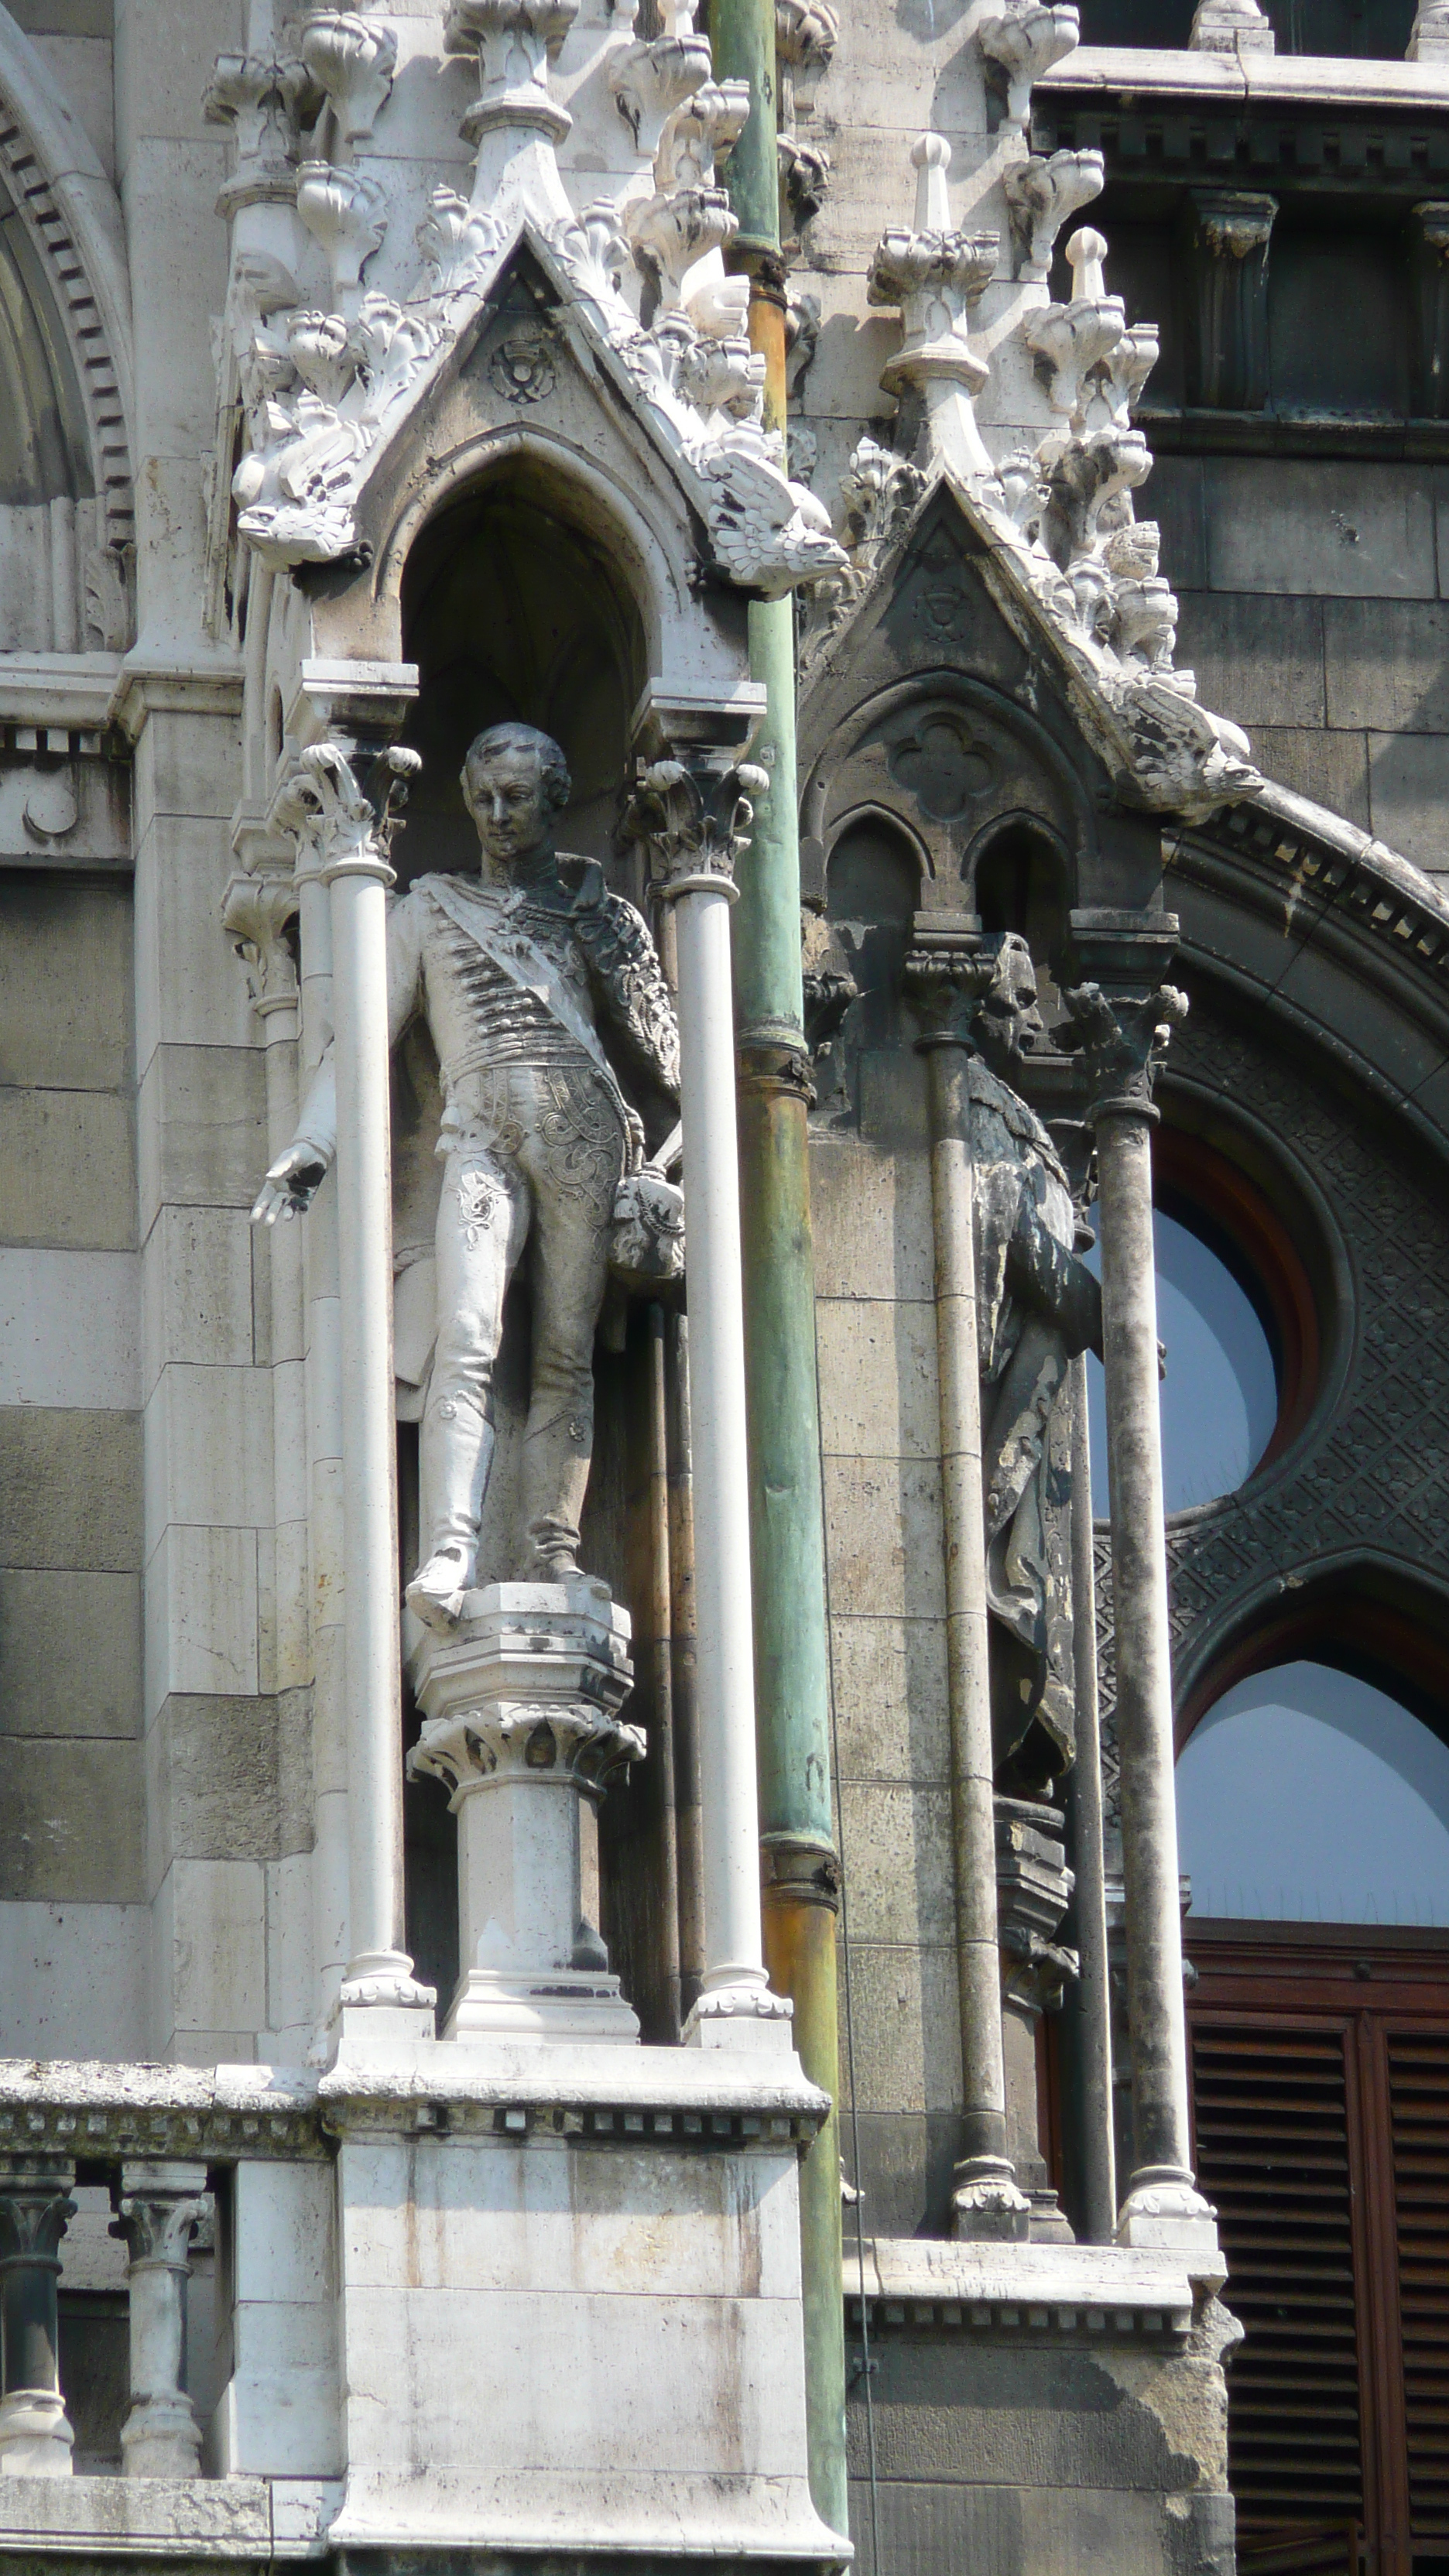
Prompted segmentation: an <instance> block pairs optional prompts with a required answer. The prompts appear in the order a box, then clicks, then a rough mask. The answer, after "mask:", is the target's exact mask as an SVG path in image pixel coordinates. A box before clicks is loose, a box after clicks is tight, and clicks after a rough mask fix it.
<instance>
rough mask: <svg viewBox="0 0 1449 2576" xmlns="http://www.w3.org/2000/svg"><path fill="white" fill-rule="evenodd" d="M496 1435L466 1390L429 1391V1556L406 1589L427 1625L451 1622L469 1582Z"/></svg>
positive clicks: (424, 1468) (423, 1453)
mask: <svg viewBox="0 0 1449 2576" xmlns="http://www.w3.org/2000/svg"><path fill="white" fill-rule="evenodd" d="M493 1437H494V1435H493V1425H492V1423H491V1422H489V1421H488V1420H487V1419H486V1417H485V1416H484V1415H483V1414H482V1413H480V1411H479V1410H478V1407H477V1405H476V1404H475V1403H474V1401H473V1399H472V1397H471V1396H468V1395H464V1394H459V1393H457V1392H456V1391H452V1390H450V1389H448V1388H447V1387H446V1386H444V1387H438V1386H437V1385H436V1384H435V1385H434V1387H433V1388H432V1389H430V1391H429V1395H428V1401H427V1406H426V1409H425V1411H424V1414H423V1428H422V1436H421V1439H420V1442H419V1460H418V1464H419V1471H420V1481H421V1484H422V1491H423V1500H424V1505H425V1508H426V1509H427V1511H428V1514H429V1527H428V1538H429V1546H428V1554H427V1556H426V1558H425V1559H424V1561H423V1563H422V1564H421V1565H420V1566H419V1567H418V1570H417V1572H416V1574H415V1575H414V1576H413V1579H412V1581H411V1583H410V1584H409V1585H408V1587H407V1591H406V1593H405V1595H404V1598H405V1600H406V1602H407V1605H408V1608H409V1609H410V1610H411V1611H412V1612H413V1614H414V1616H415V1617H416V1618H419V1619H421V1620H422V1621H423V1622H424V1624H425V1626H427V1627H429V1628H448V1627H451V1626H452V1625H453V1623H454V1622H455V1621H456V1620H457V1619H458V1618H459V1617H460V1616H461V1613H462V1608H463V1595H464V1593H465V1592H467V1591H468V1589H469V1588H470V1586H471V1584H472V1582H473V1577H474V1573H475V1571H476V1567H477V1557H478V1523H479V1520H480V1518H481V1516H482V1511H483V1496H484V1493H485V1491H486V1489H487V1484H488V1470H489V1468H490V1467H491V1466H492V1463H493Z"/></svg>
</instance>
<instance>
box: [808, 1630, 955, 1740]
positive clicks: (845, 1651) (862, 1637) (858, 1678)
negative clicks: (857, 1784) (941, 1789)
mask: <svg viewBox="0 0 1449 2576" xmlns="http://www.w3.org/2000/svg"><path fill="white" fill-rule="evenodd" d="M832 1655H833V1672H834V1683H835V1725H836V1741H837V1747H838V1752H839V1769H840V1777H841V1779H842V1780H854V1779H873V1778H875V1779H895V1780H934V1781H943V1780H945V1779H947V1778H948V1777H949V1774H950V1746H949V1736H948V1731H947V1723H946V1630H945V1625H944V1622H942V1621H941V1620H937V1619H898V1618H880V1617H877V1618H859V1617H842V1616H840V1615H837V1616H836V1618H835V1620H834V1622H833V1626H832Z"/></svg>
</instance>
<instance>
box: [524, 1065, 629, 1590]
mask: <svg viewBox="0 0 1449 2576" xmlns="http://www.w3.org/2000/svg"><path fill="white" fill-rule="evenodd" d="M554 1082H555V1090H556V1092H558V1093H561V1092H562V1085H561V1084H559V1083H558V1079H557V1077H555V1078H554ZM568 1093H569V1095H570V1097H569V1100H568V1111H569V1115H568V1119H567V1125H566V1126H565V1125H564V1124H563V1122H562V1121H560V1120H559V1119H558V1117H557V1115H555V1116H554V1117H553V1118H550V1119H549V1120H548V1121H547V1122H546V1123H545V1124H544V1125H543V1126H542V1128H541V1130H540V1132H539V1133H538V1135H537V1136H536V1138H535V1139H532V1140H530V1147H529V1150H528V1152H527V1154H526V1157H525V1160H526V1168H527V1169H528V1173H529V1177H530V1179H531V1180H532V1182H533V1187H534V1246H533V1283H534V1286H533V1383H532V1390H531V1395H530V1401H529V1408H528V1430H527V1434H526V1437H525V1441H524V1451H523V1502H524V1511H525V1515H526V1520H527V1528H528V1541H529V1548H530V1551H531V1563H530V1572H531V1573H532V1575H533V1577H534V1579H535V1580H537V1581H542V1582H550V1581H555V1580H557V1578H558V1577H559V1576H560V1575H561V1574H567V1573H572V1572H573V1571H574V1569H575V1568H576V1567H577V1565H578V1561H579V1515H580V1513H581V1512H582V1510H583V1504H584V1495H585V1493H586V1491H587V1489H588V1482H589V1463H590V1460H591V1458H592V1456H593V1448H594V1335H595V1333H596V1332H597V1330H598V1323H599V1310H600V1308H601V1307H602V1305H603V1302H604V1290H605V1287H606V1285H607V1283H608V1275H609V1229H610V1225H611V1223H612V1220H613V1213H614V1194H615V1192H616V1190H617V1188H618V1186H619V1180H620V1176H621V1174H622V1171H623V1164H624V1137H623V1130H622V1127H621V1126H620V1123H619V1119H618V1115H617V1112H616V1111H615V1110H614V1109H613V1107H612V1105H611V1104H610V1102H609V1101H608V1098H607V1095H606V1094H605V1093H604V1091H603V1088H602V1085H601V1084H599V1082H598V1080H597V1077H596V1076H595V1075H594V1074H593V1073H592V1072H590V1073H580V1074H575V1075H571V1076H570V1077H568Z"/></svg>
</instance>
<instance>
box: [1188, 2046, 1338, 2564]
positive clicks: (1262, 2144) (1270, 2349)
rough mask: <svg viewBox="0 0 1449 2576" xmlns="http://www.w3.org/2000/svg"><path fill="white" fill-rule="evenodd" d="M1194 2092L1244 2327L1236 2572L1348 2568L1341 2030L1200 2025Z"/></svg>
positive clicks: (1235, 2361)
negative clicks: (1237, 2568)
mask: <svg viewBox="0 0 1449 2576" xmlns="http://www.w3.org/2000/svg"><path fill="white" fill-rule="evenodd" d="M1193 2093H1194V2109H1195V2115H1196V2135H1197V2167H1198V2173H1199V2177H1200V2179H1201V2182H1202V2185H1203V2188H1204V2190H1205V2191H1206V2192H1207V2194H1208V2197H1209V2198H1210V2199H1211V2200H1212V2201H1213V2202H1215V2204H1216V2206H1217V2210H1218V2218H1219V2225H1220V2229H1221V2233H1222V2239H1223V2245H1224V2250H1225V2252H1226V2254H1227V2257H1228V2266H1229V2288H1228V2293H1227V2296H1228V2299H1229V2303H1230V2305H1231V2307H1232V2309H1233V2312H1234V2314H1235V2316H1236V2317H1237V2318H1238V2320H1239V2322H1240V2323H1241V2325H1242V2327H1243V2330H1244V2334H1243V2341H1242V2343H1241V2344H1240V2345H1239V2347H1238V2349H1237V2350H1236V2352H1235V2353H1234V2354H1233V2356H1232V2359H1231V2362H1230V2365H1229V2407H1228V2452H1229V2463H1230V2469H1229V2474H1230V2478H1231V2483H1232V2487H1233V2492H1234V2494H1235V2495H1236V2497H1237V2500H1238V2530H1239V2566H1240V2567H1241V2568H1242V2569H1243V2570H1244V2572H1245V2576H1247V2571H1248V2570H1252V2571H1254V2576H1269V2571H1270V2570H1273V2571H1276V2570H1282V2571H1284V2576H1286V2571H1288V2570H1289V2569H1294V2570H1301V2571H1303V2576H1310V2571H1311V2576H1320V2571H1322V2576H1350V2571H1353V2570H1356V2569H1357V2567H1358V2565H1359V2535H1360V2525H1361V2520H1362V2515H1363V2458H1362V2441H1361V2434H1360V2354H1359V2340H1358V2332H1357V2326H1356V2304H1355V2295H1354V2294H1355V2273H1354V2224H1353V2221H1354V2201H1353V2189H1352V2168H1351V2155H1350V2125H1349V2123H1350V2111H1349V2073H1348V2064H1347V2061H1346V2058H1345V2050H1344V2034H1343V2031H1342V2030H1341V2029H1337V2030H1335V2029H1333V2028H1332V2027H1331V2026H1330V2027H1327V2028H1322V2027H1320V2028H1319V2029H1316V2030H1315V2029H1312V2028H1308V2029H1304V2028H1299V2029H1296V2030H1295V2029H1284V2028H1283V2027H1282V2026H1281V2025H1280V2026H1279V2027H1277V2028H1264V2027H1259V2028H1254V2027H1252V2026H1251V2025H1244V2024H1233V2023H1224V2022H1219V2021H1217V2020H1215V2019H1214V2020H1207V2019H1198V2020H1197V2021H1196V2023H1195V2027H1194V2031H1193Z"/></svg>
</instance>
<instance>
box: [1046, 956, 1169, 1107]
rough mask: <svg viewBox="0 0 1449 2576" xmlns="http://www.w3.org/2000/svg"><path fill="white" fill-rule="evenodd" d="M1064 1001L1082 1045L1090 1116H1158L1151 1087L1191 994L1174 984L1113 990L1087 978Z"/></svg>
mask: <svg viewBox="0 0 1449 2576" xmlns="http://www.w3.org/2000/svg"><path fill="white" fill-rule="evenodd" d="M1062 1000H1063V1001H1064V1002H1065V1004H1066V1006H1067V1014H1068V1017H1069V1019H1070V1021H1071V1024H1072V1026H1073V1028H1074V1029H1075V1030H1076V1032H1077V1037H1078V1041H1079V1043H1080V1046H1081V1049H1082V1055H1083V1059H1084V1061H1085V1065H1086V1072H1087V1085H1088V1090H1089V1093H1090V1096H1091V1110H1090V1115H1091V1116H1092V1118H1093V1119H1094V1120H1096V1119H1099V1118H1104V1117H1119V1118H1120V1117H1130V1118H1141V1119H1143V1120H1149V1121H1150V1120H1153V1119H1155V1118H1156V1116H1157V1111H1156V1109H1155V1108H1154V1107H1153V1102H1152V1086H1153V1083H1154V1081H1155V1080H1156V1077H1157V1071H1158V1068H1159V1066H1160V1065H1161V1063H1162V1060H1163V1057H1164V1056H1165V1055H1166V1053H1167V1049H1168V1045H1169V1043H1170V1041H1171V1038H1172V1032H1173V1030H1174V1029H1175V1028H1180V1027H1181V1025H1182V1023H1183V1021H1184V1020H1185V1019H1186V1017H1187V995H1186V994H1185V993H1180V992H1179V991H1178V990H1177V987H1176V986H1175V985H1174V984H1159V985H1158V986H1157V987H1156V989H1155V990H1154V991H1152V992H1150V993H1142V992H1136V993H1110V994H1109V993H1104V992H1103V990H1102V987H1101V985H1100V984H1093V983H1087V984H1079V985H1077V986H1075V987H1074V988H1073V989H1071V990H1069V991H1066V992H1064V993H1063V995H1062Z"/></svg>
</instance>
